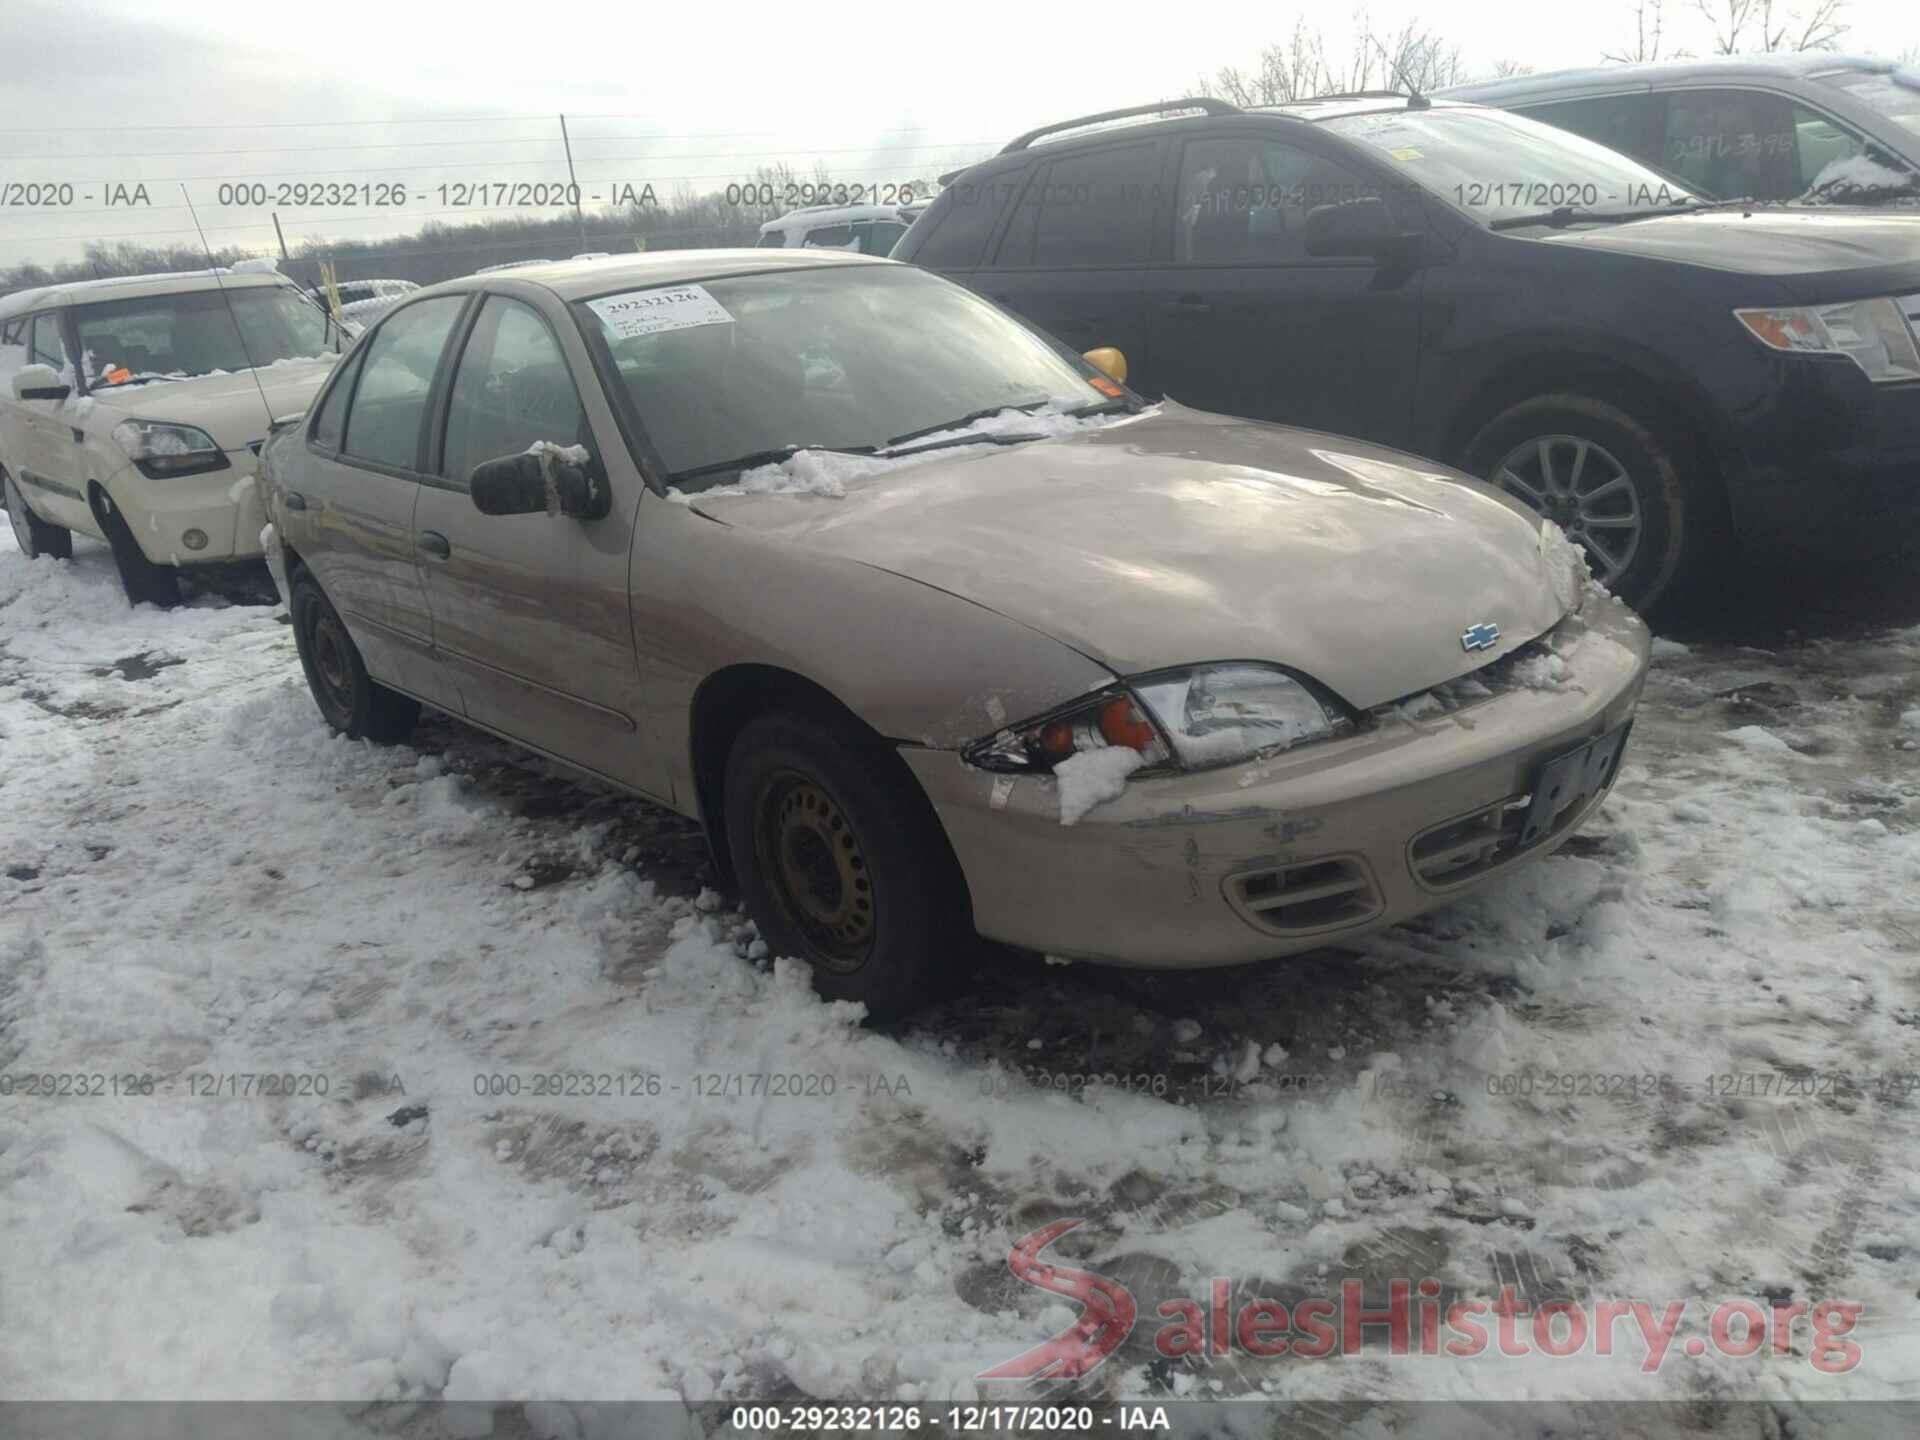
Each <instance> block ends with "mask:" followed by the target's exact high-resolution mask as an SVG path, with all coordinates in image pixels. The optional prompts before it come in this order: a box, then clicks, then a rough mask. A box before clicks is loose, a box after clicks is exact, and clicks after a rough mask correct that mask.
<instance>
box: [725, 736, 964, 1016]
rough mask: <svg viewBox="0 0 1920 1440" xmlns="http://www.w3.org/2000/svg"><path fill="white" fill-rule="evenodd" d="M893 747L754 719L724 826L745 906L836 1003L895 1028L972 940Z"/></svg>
mask: <svg viewBox="0 0 1920 1440" xmlns="http://www.w3.org/2000/svg"><path fill="white" fill-rule="evenodd" d="M913 785H914V781H913V777H912V776H911V774H909V773H908V772H907V771H906V769H905V767H904V766H903V765H901V763H900V760H899V758H898V756H896V755H894V754H892V753H891V752H890V751H889V750H888V749H887V748H886V747H885V746H884V745H882V744H880V743H878V742H875V741H871V740H866V739H864V738H856V737H854V736H852V735H851V734H849V733H848V732H847V730H846V729H844V728H843V727H836V726H832V725H829V724H827V723H824V722H822V721H821V720H818V719H815V718H814V717H812V716H809V715H799V714H787V713H777V714H771V715H764V716H761V717H759V718H757V719H755V720H752V721H750V722H749V723H748V724H747V725H746V727H745V728H744V729H743V730H742V731H741V732H740V735H739V737H738V738H737V739H736V740H735V741H734V745H733V750H732V753H731V754H730V755H729V757H728V759H727V774H726V803H725V811H726V829H727V842H728V848H729V850H730V852H731V855H732V859H733V868H734V873H735V874H736V875H737V876H738V877H739V879H740V887H741V890H742V892H743V893H744V896H745V898H746V902H747V909H748V910H749V912H750V913H751V914H752V915H753V918H754V920H755V921H756V923H757V924H758V925H759V927H760V932H761V934H762V935H763V936H764V937H765V939H766V940H767V942H768V944H769V945H770V946H771V947H772V950H773V953H774V954H775V955H791V956H795V957H797V958H799V959H802V960H805V961H806V962H807V963H808V964H809V965H811V966H812V967H813V984H814V989H815V990H817V991H818V992H819V993H820V995H821V996H822V997H823V998H825V999H828V1000H857V1001H860V1002H861V1003H863V1004H865V1005H866V1007H867V1013H868V1016H869V1017H870V1018H872V1019H876V1020H885V1019H892V1018H895V1017H898V1016H900V1015H902V1014H904V1013H905V1012H907V1011H908V1010H911V1009H912V1008H913V1007H914V1006H916V1005H918V1004H920V1003H922V1002H923V1001H925V1000H927V999H929V998H931V996H932V995H933V994H934V993H935V992H936V991H937V990H939V989H941V988H943V987H944V985H945V984H946V982H947V981H948V979H949V978H950V977H951V976H953V975H954V974H955V973H956V971H957V968H958V966H959V963H960V960H961V957H962V956H963V954H964V951H965V947H966V944H967V942H968V941H969V940H970V939H971V938H972V934H973V927H972V924H971V922H970V920H969V918H968V912H967V906H966V903H965V898H964V890H965V887H964V882H963V881H962V880H961V878H960V874H959V867H958V865H957V864H956V862H955V861H954V858H953V853H952V851H951V849H950V848H949V847H948V845H947V842H946V837H945V836H944V835H943V834H942V833H941V832H940V828H939V821H938V820H937V819H936V818H935V816H934V815H933V813H932V811H931V809H930V808H929V807H928V806H927V804H926V801H925V799H924V797H922V796H921V795H919V794H918V793H917V791H916V790H914V789H912V788H910V787H912V786H913Z"/></svg>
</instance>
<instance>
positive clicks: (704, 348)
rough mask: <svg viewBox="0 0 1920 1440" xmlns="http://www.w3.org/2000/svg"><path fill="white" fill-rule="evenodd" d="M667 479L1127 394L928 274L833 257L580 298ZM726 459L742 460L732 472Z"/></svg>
mask: <svg viewBox="0 0 1920 1440" xmlns="http://www.w3.org/2000/svg"><path fill="white" fill-rule="evenodd" d="M576 310H577V312H578V313H579V315H580V316H581V319H582V321H583V322H584V323H585V324H587V325H588V326H590V327H595V328H598V329H599V330H600V331H601V333H602V334H603V335H604V336H605V338H606V341H607V344H608V348H609V349H610V351H611V352H612V356H613V361H614V365H615V366H616V368H617V369H618V372H619V375H620V379H621V381H622V383H623V384H624V386H625V389H626V391H627V394H628V396H629V397H630V398H631V400H632V402H633V409H634V411H635V413H636V414H637V415H638V417H639V419H640V422H641V424H643V425H644V426H645V427H646V430H647V435H648V438H649V439H651V440H652V442H653V444H654V447H655V448H656V449H657V450H658V451H659V453H660V456H661V458H662V459H663V460H664V461H665V463H666V467H667V469H668V471H669V472H670V473H671V474H672V476H673V477H674V483H675V485H676V486H678V487H679V488H681V489H682V490H685V491H694V490H698V489H702V488H705V487H706V486H707V485H711V484H718V483H722V481H723V479H724V473H725V471H726V470H727V469H728V468H729V466H730V462H736V461H739V462H746V461H753V462H754V463H762V462H764V461H765V460H766V459H768V458H770V457H771V456H773V455H774V454H776V453H777V452H780V451H783V450H791V449H797V448H809V449H811V448H819V449H828V450H854V451H858V452H861V453H868V452H871V451H875V450H880V449H883V448H886V447H888V446H891V445H895V444H903V443H907V442H908V441H910V439H911V438H913V437H915V436H919V435H927V434H932V433H934V432H937V431H940V430H943V429H947V428H957V427H959V426H962V425H964V424H965V423H966V422H968V421H969V420H970V419H972V418H974V417H978V416H982V415H990V414H994V413H996V412H999V411H1002V410H1028V409H1031V410H1033V411H1035V412H1039V411H1043V410H1044V411H1049V412H1053V413H1061V412H1065V413H1070V414H1071V413H1081V412H1088V411H1092V410H1094V409H1097V408H1100V407H1105V406H1117V405H1119V404H1120V403H1121V397H1122V396H1124V394H1125V392H1124V391H1123V390H1122V389H1121V387H1119V386H1118V385H1115V384H1113V383H1112V382H1110V381H1107V380H1105V378H1104V377H1098V376H1095V377H1091V378H1090V377H1089V376H1088V375H1086V374H1085V373H1084V372H1083V370H1082V368H1081V367H1080V366H1079V365H1078V364H1077V363H1076V361H1074V360H1073V359H1070V358H1069V357H1068V356H1067V355H1066V354H1064V353H1062V352H1061V351H1060V350H1058V349H1057V348H1056V347H1055V346H1054V345H1053V344H1052V343H1050V342H1049V341H1047V340H1044V339H1042V338H1041V337H1040V336H1039V335H1037V334H1035V333H1034V332H1033V331H1031V330H1029V329H1027V328H1026V327H1025V326H1024V325H1022V324H1020V323H1019V322H1018V321H1016V320H1013V319H1011V318H1009V317H1008V316H1006V315H1004V314H1002V313H1001V312H1000V311H999V310H996V309H995V308H994V307H993V306H991V305H989V304H987V303H986V302H985V301H983V300H981V299H979V298H978V297H976V296H974V295H972V294H970V293H968V292H967V291H966V290H963V289H961V288H960V287H959V286H957V285H954V284H951V283H949V282H947V281H945V280H941V279H939V278H938V277H937V276H933V275H928V274H927V273H925V272H924V271H920V270H911V269H908V268H906V267H904V266H879V265H874V266H865V265H860V266H853V265H850V266H844V267H843V266H834V267H831V268H822V269H812V270H802V271H797V272H796V271H792V270H786V271H780V272H777V273H772V274H759V275H741V276H735V277H733V278H730V279H723V280H708V281H705V282H702V283H700V284H695V285H667V286H657V287H652V288H649V289H644V290H633V291H626V292H623V293H621V294H617V295H608V296H603V297H601V298H599V299H595V300H587V301H581V302H579V303H578V304H577V306H576ZM732 468H739V467H738V466H737V465H735V466H732Z"/></svg>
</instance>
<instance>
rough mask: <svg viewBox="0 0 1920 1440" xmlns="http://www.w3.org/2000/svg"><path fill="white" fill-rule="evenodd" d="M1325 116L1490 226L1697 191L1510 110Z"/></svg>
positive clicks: (1688, 196) (1650, 202)
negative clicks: (1568, 210) (1554, 212)
mask: <svg viewBox="0 0 1920 1440" xmlns="http://www.w3.org/2000/svg"><path fill="white" fill-rule="evenodd" d="M1325 123H1326V126H1327V128H1328V129H1330V130H1335V131H1338V132H1339V133H1340V134H1342V135H1345V136H1346V137H1347V138H1348V139H1350V140H1357V141H1359V142H1360V143H1361V144H1363V145H1366V146H1369V147H1371V148H1372V149H1374V150H1376V151H1378V152H1379V153H1380V155H1381V156H1382V157H1383V158H1385V159H1386V160H1388V161H1390V162H1391V163H1392V164H1393V166H1394V168H1395V169H1396V170H1398V171H1399V172H1400V173H1401V174H1402V175H1404V176H1405V177H1406V178H1407V180H1409V181H1410V182H1412V183H1413V184H1415V185H1417V186H1419V187H1420V188H1421V189H1423V190H1426V191H1428V192H1429V193H1431V194H1434V195H1437V196H1439V197H1440V198H1441V199H1442V200H1447V201H1450V202H1451V203H1452V204H1454V205H1456V206H1458V207H1459V208H1460V209H1462V210H1464V211H1466V212H1467V213H1468V214H1470V215H1472V216H1473V217H1474V218H1475V219H1476V220H1478V221H1480V222H1481V223H1482V224H1483V225H1484V224H1488V223H1491V222H1493V221H1496V220H1517V219H1521V218H1523V217H1526V216H1532V215H1540V216H1543V217H1544V216H1545V215H1547V214H1548V213H1549V212H1553V211H1559V210H1565V209H1571V210H1573V211H1575V212H1579V211H1591V212H1595V213H1598V214H1606V215H1608V216H1617V215H1619V214H1621V213H1622V212H1633V211H1642V210H1644V211H1649V212H1652V211H1659V210H1664V209H1669V208H1671V207H1673V206H1676V205H1686V204H1688V203H1690V202H1691V201H1693V200H1694V198H1695V197H1694V194H1693V192H1692V191H1690V190H1688V189H1687V188H1686V187H1685V186H1684V185H1683V184H1682V183H1681V182H1680V181H1678V180H1675V179H1673V178H1672V177H1671V176H1667V175H1662V174H1660V172H1659V171H1657V170H1650V169H1648V168H1647V167H1646V166H1645V165H1642V164H1640V163H1639V162H1638V161H1636V160H1631V159H1629V158H1628V157H1627V156H1625V155H1622V154H1621V153H1620V152H1619V151H1617V150H1609V149H1607V147H1606V146H1604V145H1599V144H1596V143H1595V142H1593V141H1591V140H1585V139H1582V138H1581V137H1580V136H1578V135H1574V134H1571V133H1569V132H1568V131H1565V130H1561V129H1559V128H1557V127H1556V126H1552V125H1543V124H1541V123H1540V122H1539V121H1537V120H1529V119H1526V118H1525V117H1524V116H1520V115H1513V114H1509V113H1508V112H1507V111H1505V110H1480V109H1466V108H1462V109H1450V108H1445V107H1435V108H1434V109H1431V110H1394V111H1387V112H1375V113H1372V114H1367V115H1344V116H1340V117H1338V118H1335V119H1332V120H1328V121H1327V122H1325Z"/></svg>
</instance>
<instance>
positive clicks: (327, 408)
mask: <svg viewBox="0 0 1920 1440" xmlns="http://www.w3.org/2000/svg"><path fill="white" fill-rule="evenodd" d="M365 354H366V351H364V350H359V351H355V352H354V354H353V355H352V357H351V358H349V359H348V361H347V363H346V364H344V365H342V366H341V367H340V368H339V370H338V372H336V373H335V375H334V377H333V383H332V384H331V385H329V386H328V387H327V393H326V395H325V396H324V397H322V399H321V401H320V408H319V410H317V411H316V412H314V417H313V428H312V429H311V430H309V431H308V432H307V438H308V439H309V440H311V441H312V442H313V443H314V444H316V445H318V446H319V447H320V448H321V449H323V450H338V449H339V448H340V437H341V435H342V434H343V433H345V431H346V428H347V427H346V418H347V397H348V396H349V395H351V394H352V393H353V377H354V376H355V375H357V374H359V373H360V361H361V358H362V357H363V356H364V355H365Z"/></svg>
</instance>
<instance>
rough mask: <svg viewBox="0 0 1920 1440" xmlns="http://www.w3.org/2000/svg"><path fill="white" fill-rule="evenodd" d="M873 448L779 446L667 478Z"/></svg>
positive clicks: (867, 451)
mask: <svg viewBox="0 0 1920 1440" xmlns="http://www.w3.org/2000/svg"><path fill="white" fill-rule="evenodd" d="M875 448H876V447H874V446H872V445H781V446H778V447H776V448H775V449H772V450H755V451H754V452H753V453H752V454H750V455H739V456H736V457H735V458H733V459H732V460H716V461H714V462H713V463H712V464H711V465H695V466H694V467H693V468H692V469H690V470H675V471H674V472H673V473H672V474H670V475H669V476H667V478H668V479H669V480H697V479H699V478H700V477H701V476H703V475H719V474H721V473H722V472H724V471H728V470H751V469H753V468H754V467H755V466H758V465H778V464H779V463H780V462H781V461H783V460H791V459H792V458H793V457H794V456H796V455H798V454H800V453H801V451H803V450H825V451H827V452H829V453H830V454H834V455H871V454H873V453H874V450H875Z"/></svg>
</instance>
